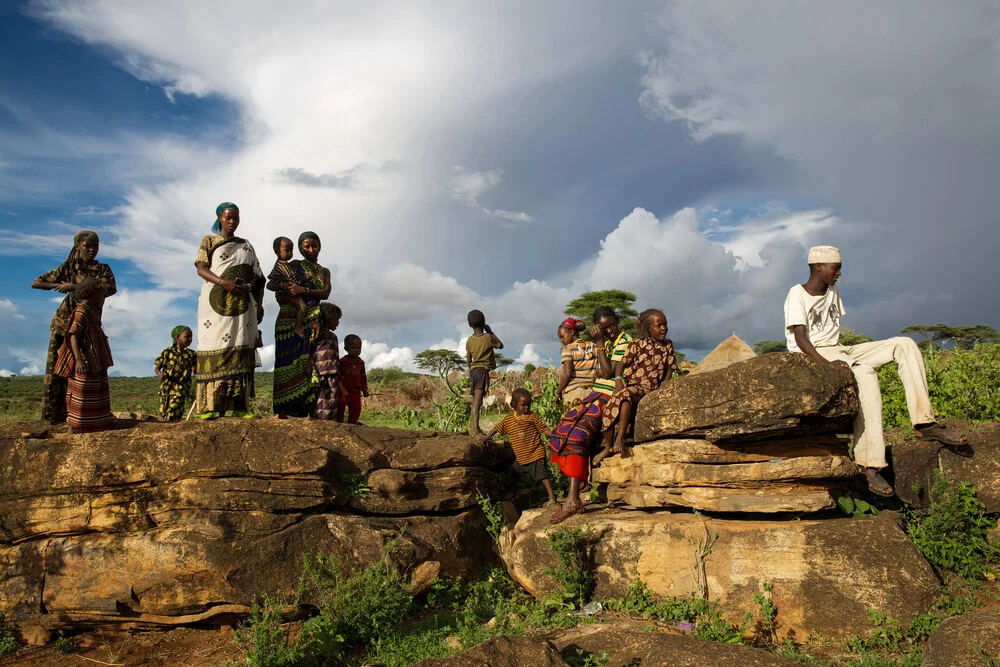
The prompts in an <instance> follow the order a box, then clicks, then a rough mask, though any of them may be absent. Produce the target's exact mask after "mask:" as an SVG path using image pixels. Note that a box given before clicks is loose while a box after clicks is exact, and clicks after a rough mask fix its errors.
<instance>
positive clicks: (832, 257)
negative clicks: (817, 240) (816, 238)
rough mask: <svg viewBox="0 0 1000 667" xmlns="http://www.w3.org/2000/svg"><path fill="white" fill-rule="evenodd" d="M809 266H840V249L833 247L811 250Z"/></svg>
mask: <svg viewBox="0 0 1000 667" xmlns="http://www.w3.org/2000/svg"><path fill="white" fill-rule="evenodd" d="M809 264H840V248H834V247H833V246H832V245H818V246H813V247H812V248H809Z"/></svg>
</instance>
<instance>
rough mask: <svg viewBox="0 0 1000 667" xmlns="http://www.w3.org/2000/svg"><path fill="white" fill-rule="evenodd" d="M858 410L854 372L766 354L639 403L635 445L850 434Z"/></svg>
mask: <svg viewBox="0 0 1000 667" xmlns="http://www.w3.org/2000/svg"><path fill="white" fill-rule="evenodd" d="M857 411H858V396H857V389H856V388H855V384H854V376H853V375H851V372H850V371H849V370H848V369H846V368H841V367H839V366H834V365H832V364H823V363H820V362H817V361H815V360H813V359H810V358H809V357H807V356H806V355H804V354H796V353H790V352H786V353H775V354H765V355H763V356H760V357H755V358H753V359H749V360H747V361H743V362H740V363H737V364H733V365H731V366H727V367H725V368H723V369H721V370H717V371H712V372H711V373H703V374H701V375H687V376H684V377H681V378H678V379H676V380H671V381H669V382H666V383H664V384H663V386H661V387H660V388H659V389H657V390H656V391H653V392H651V393H650V394H649V395H647V396H646V397H645V398H643V399H642V401H641V402H640V403H639V408H638V410H637V411H636V417H635V440H636V442H650V441H652V440H657V439H660V438H665V437H671V438H700V439H705V440H709V441H711V442H722V441H739V440H742V441H750V440H761V439H765V438H775V437H789V436H794V435H808V434H813V433H826V432H830V433H849V432H850V431H851V426H852V423H853V421H854V415H855V414H856V413H857Z"/></svg>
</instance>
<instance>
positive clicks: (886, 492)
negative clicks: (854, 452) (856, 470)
mask: <svg viewBox="0 0 1000 667" xmlns="http://www.w3.org/2000/svg"><path fill="white" fill-rule="evenodd" d="M865 479H866V480H867V481H868V491H870V492H871V493H873V494H875V495H876V496H879V497H881V498H892V497H893V496H894V495H896V491H895V489H893V488H892V486H891V485H890V484H889V482H887V481H885V478H884V477H882V475H880V474H878V473H875V475H874V476H872V477H868V475H867V474H865Z"/></svg>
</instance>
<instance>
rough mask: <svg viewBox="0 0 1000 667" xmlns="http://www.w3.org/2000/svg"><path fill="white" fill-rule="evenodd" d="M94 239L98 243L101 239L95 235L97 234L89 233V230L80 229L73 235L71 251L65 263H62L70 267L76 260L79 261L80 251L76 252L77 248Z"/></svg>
mask: <svg viewBox="0 0 1000 667" xmlns="http://www.w3.org/2000/svg"><path fill="white" fill-rule="evenodd" d="M90 239H94V240H96V241H100V240H101V237H100V236H98V235H97V232H94V231H91V230H89V229H81V230H80V231H78V232H77V233H76V234H74V235H73V249H72V250H70V251H69V254H68V255H66V261H65V262H63V264H65V265H66V266H70V265H72V264H73V263H74V262H75V261H76V260H78V259H80V251H79V250H77V248H78V246H79V245H80V244H81V243H83V242H84V241H88V240H90Z"/></svg>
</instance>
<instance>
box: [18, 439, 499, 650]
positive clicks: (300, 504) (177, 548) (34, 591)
mask: <svg viewBox="0 0 1000 667" xmlns="http://www.w3.org/2000/svg"><path fill="white" fill-rule="evenodd" d="M510 457H511V455H510V453H509V450H508V449H507V448H502V447H496V446H488V445H487V446H484V445H480V444H478V443H476V442H475V441H474V440H473V439H472V438H469V437H467V436H461V435H454V434H448V435H438V434H433V433H418V432H414V431H402V430H395V429H385V428H372V427H360V426H348V425H340V424H329V423H321V422H310V421H302V420H291V421H288V422H278V421H275V420H240V421H236V420H220V421H217V422H213V423H200V422H199V423H193V422H189V423H182V424H176V425H170V424H153V423H142V424H132V425H125V426H123V427H122V428H119V429H117V430H114V431H108V432H103V433H94V434H85V435H68V434H66V433H63V432H59V431H55V430H50V429H47V428H45V427H44V426H42V425H40V424H37V423H32V424H11V425H6V426H4V427H2V428H0V611H5V612H6V613H7V616H8V619H13V620H14V621H16V622H18V624H19V625H20V627H21V628H22V629H23V631H24V634H25V636H26V638H27V639H30V640H34V641H40V640H43V639H44V638H45V636H46V634H47V633H49V632H51V631H52V630H54V629H60V628H70V627H73V628H86V627H97V626H101V625H106V624H113V625H117V626H120V627H162V626H173V625H181V624H186V623H203V622H207V621H215V622H224V621H225V619H226V618H227V617H231V616H232V615H234V614H237V615H239V614H245V613H246V612H247V611H248V609H249V605H250V604H251V603H252V601H253V599H254V597H255V596H258V595H261V594H263V593H276V592H279V593H291V592H292V591H294V589H295V586H296V584H297V581H298V577H299V575H300V572H301V562H302V556H303V554H306V553H317V552H322V553H327V554H334V555H336V556H337V557H338V558H340V559H341V561H342V563H343V564H344V565H345V566H346V567H349V568H352V567H363V566H365V565H368V564H371V563H373V562H375V561H376V560H377V559H378V558H379V557H380V555H381V553H382V550H383V547H384V546H385V545H386V543H387V542H388V541H389V540H392V539H394V538H397V537H399V541H398V546H397V547H396V548H395V549H394V550H393V552H392V554H391V560H392V561H393V563H394V565H395V566H396V567H398V568H400V569H401V570H402V571H404V572H415V571H416V570H417V568H418V567H419V566H422V567H420V573H421V576H424V575H426V573H427V572H428V571H429V570H433V571H434V572H438V571H440V572H444V573H451V574H455V575H462V576H463V577H470V576H475V575H476V574H477V573H478V572H479V571H480V570H481V569H482V568H483V567H484V566H488V565H490V564H491V563H493V562H494V559H495V557H494V553H493V550H492V544H491V540H490V537H489V534H488V533H487V531H486V529H485V524H484V521H483V518H482V515H481V512H480V511H479V509H478V507H477V506H476V497H477V494H478V493H480V492H482V493H484V494H492V493H494V492H495V491H496V489H497V480H496V477H495V475H494V473H493V472H492V470H493V469H496V468H498V467H502V466H504V465H505V464H506V463H508V461H509V460H510ZM400 535H401V537H400ZM425 563H426V564H427V565H424V564H425Z"/></svg>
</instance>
